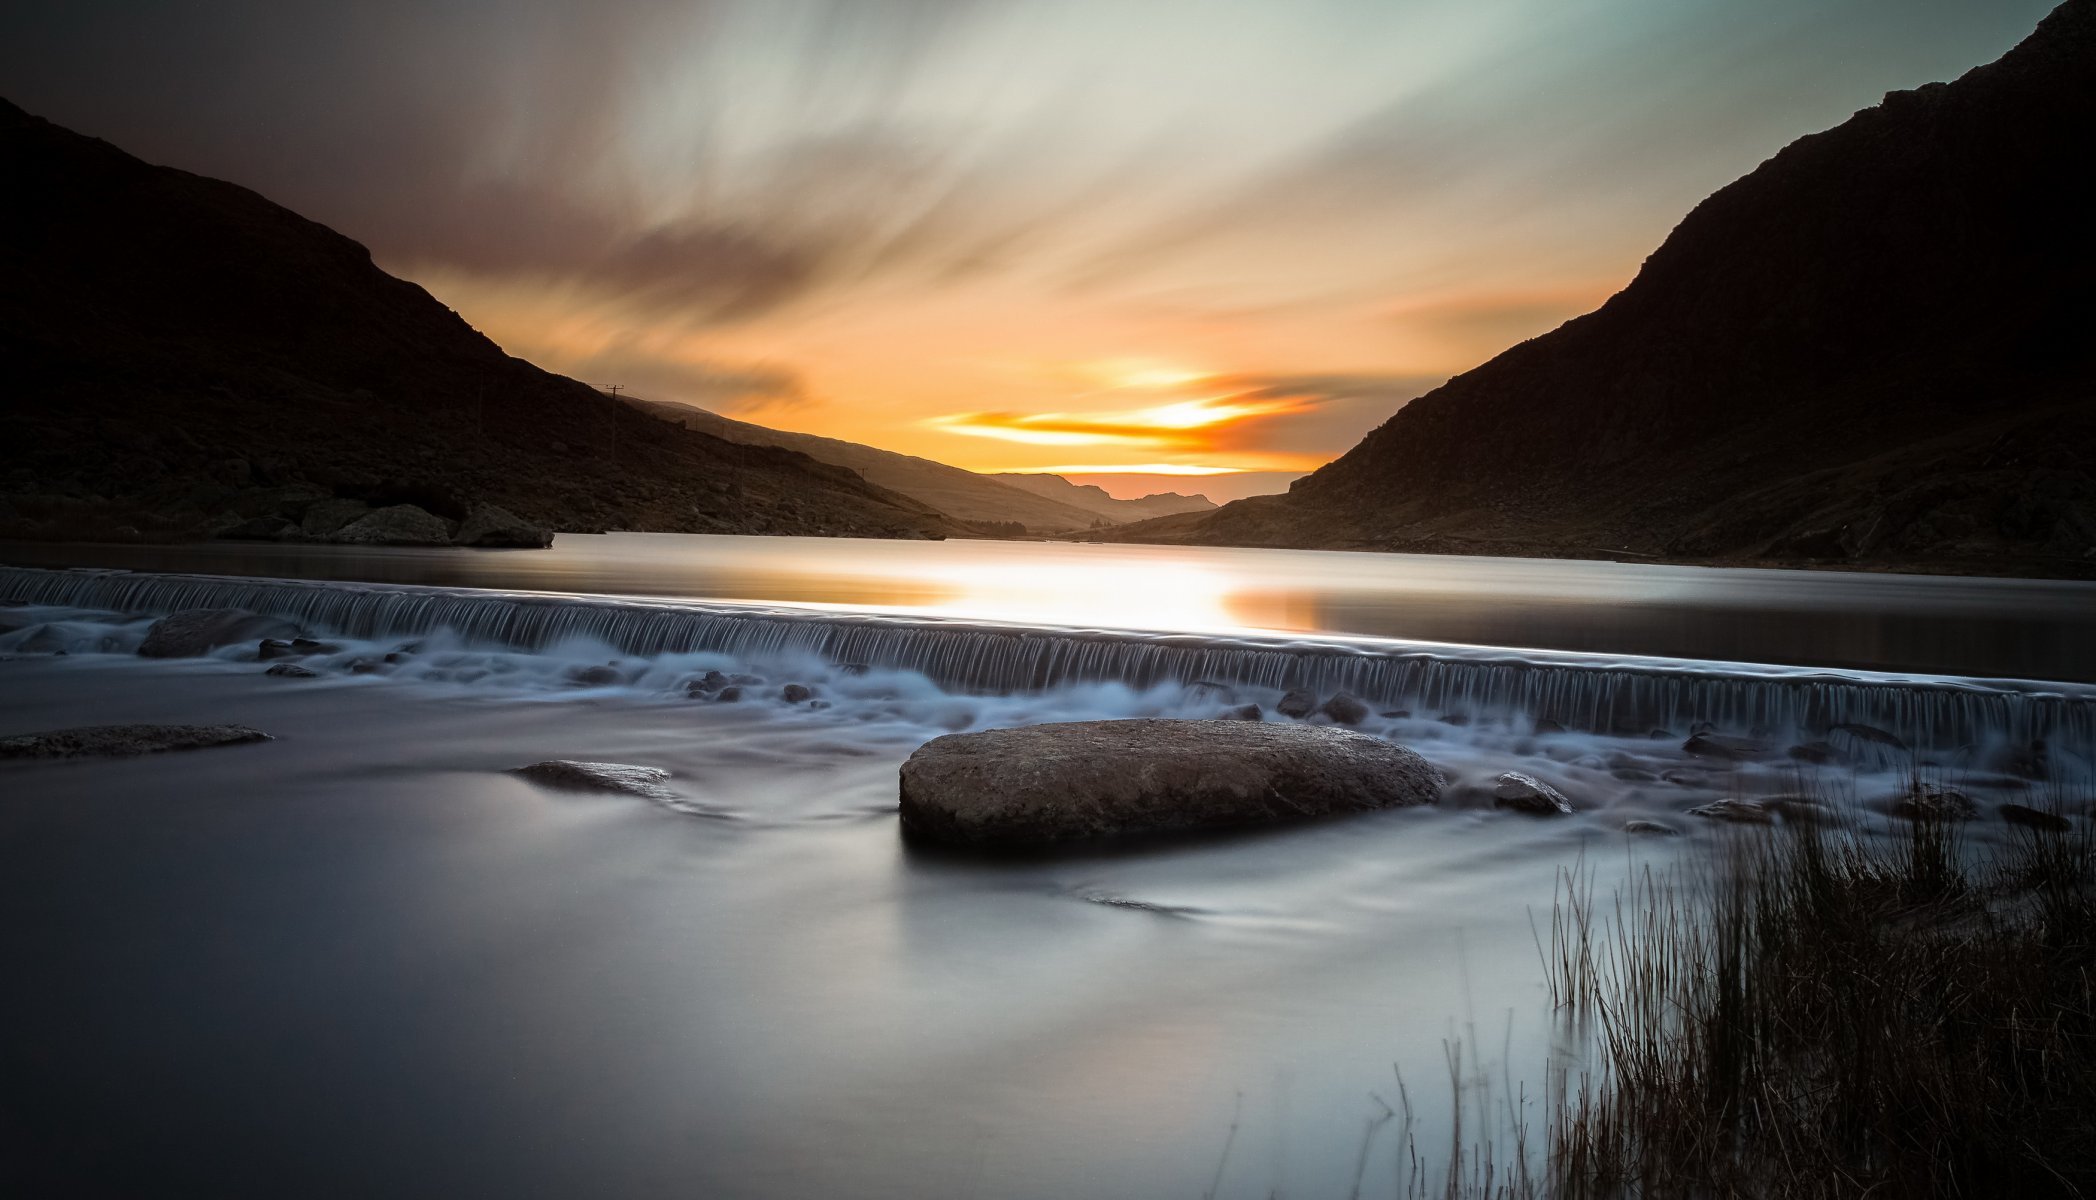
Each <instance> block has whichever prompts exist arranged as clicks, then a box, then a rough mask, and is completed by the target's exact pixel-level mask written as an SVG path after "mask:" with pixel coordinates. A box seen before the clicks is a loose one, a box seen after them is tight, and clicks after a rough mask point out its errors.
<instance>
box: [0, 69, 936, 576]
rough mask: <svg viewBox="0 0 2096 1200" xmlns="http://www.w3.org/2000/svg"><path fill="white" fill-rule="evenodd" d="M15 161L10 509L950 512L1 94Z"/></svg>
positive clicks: (1, 120)
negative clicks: (575, 356)
mask: <svg viewBox="0 0 2096 1200" xmlns="http://www.w3.org/2000/svg"><path fill="white" fill-rule="evenodd" d="M0 172H4V175H5V177H6V181H7V182H6V185H5V187H4V189H0V378H4V380H5V385H6V387H7V394H8V420H7V437H6V438H5V445H4V447H0V489H4V490H0V534H12V535H17V536H21V535H28V536H50V537H57V536H103V537H107V536H120V537H121V536H147V537H179V536H193V535H196V534H199V533H203V532H209V531H211V530H214V529H219V528H224V527H226V526H227V525H230V524H232V523H234V522H236V521H238V520H239V519H241V518H245V517H254V516H260V515H264V514H270V513H278V514H284V515H289V516H292V517H294V518H295V517H296V514H297V512H298V510H299V509H300V507H301V506H303V505H304V504H306V503H309V502H310V501H311V500H312V499H314V498H315V497H317V496H326V495H331V494H332V495H343V496H354V497H357V498H360V499H372V500H377V501H386V502H393V501H412V502H416V503H420V504H422V505H423V506H424V507H426V508H430V509H432V510H434V511H438V512H440V513H443V514H445V515H451V516H458V515H462V513H463V509H464V508H465V506H466V505H468V504H471V503H476V502H482V501H486V502H492V503H495V504H499V505H502V506H504V507H506V508H509V509H511V510H513V511H514V512H516V513H518V514H520V515H522V516H524V517H527V518H531V519H534V520H537V521H539V522H542V523H545V524H548V525H551V526H553V527H554V528H556V529H592V528H605V527H616V528H628V529H661V530H683V531H720V532H761V533H859V534H868V535H894V534H920V533H933V534H937V533H943V532H946V531H948V530H949V529H952V528H953V526H952V524H951V522H949V521H948V520H947V519H946V518H945V517H943V516H942V515H940V514H937V513H935V512H933V511H932V510H930V509H928V508H926V507H925V506H924V505H922V504H919V503H917V502H916V501H913V500H910V499H907V498H905V497H902V496H898V495H895V494H893V493H890V492H887V491H884V490H882V489H880V488H878V487H875V486H873V485H870V484H868V483H866V482H865V481H864V480H862V479H860V478H859V477H858V476H857V475H854V474H852V473H851V472H849V471H843V470H839V469H837V468H834V467H830V466H825V465H823V464H820V463H816V462H814V461H812V460H810V459H807V458H805V457H803V456H801V455H798V454H794V453H792V452H790V451H785V450H771V449H761V448H759V449H753V448H746V447H738V446H731V445H728V444H726V443H724V442H722V441H720V440H718V439H716V438H711V437H707V436H705V435H703V434H699V433H694V432H686V431H681V430H676V431H672V430H665V429H664V428H663V427H662V425H661V423H660V422H657V421H653V420H650V419H649V418H647V417H646V416H644V415H642V414H640V413H636V412H634V411H632V410H631V409H630V408H628V407H627V406H626V405H624V404H619V403H616V402H614V401H612V400H610V399H609V398H607V397H605V396H602V395H600V394H598V393H597V392H596V391H594V390H593V389H591V388H589V387H587V386H586V385H584V384H581V383H577V382H576V381H574V380H572V379H566V378H563V377H561V376H558V375H552V374H549V373H547V372H545V371H541V370H539V369H538V368H536V367H534V366H532V365H531V364H530V363H527V362H524V361H523V360H521V359H517V358H512V357H510V356H508V355H506V354H504V353H503V352H502V350H501V349H500V348H499V347H497V346H496V345H495V344H494V343H493V342H491V341H489V340H488V339H487V338H485V337H483V336H481V335H480V334H479V333H477V332H475V331H474V330H473V329H472V328H471V327H469V326H468V325H467V324H466V323H465V322H464V321H463V320H461V319H460V318H459V317H458V316H457V314H455V313H453V312H452V311H451V310H449V309H447V308H445V307H444V306H443V305H442V304H439V303H438V302H437V301H435V300H434V299H432V298H431V297H430V296H429V294H428V293H427V292H424V291H423V290H422V289H421V288H419V287H417V286H415V285H414V284H411V283H408V282H405V281H403V280H400V279H395V278H393V277H392V276H390V275H387V274H386V273H384V272H383V271H380V270H379V269H378V268H377V267H376V266H374V265H373V264H372V262H371V257H370V255H369V253H368V252H367V251H366V250H365V249H364V247H362V246H360V245H358V244H357V243H356V242H353V241H351V240H350V239H348V238H345V237H342V236H341V235H339V234H337V233H335V232H333V231H332V230H329V229H327V228H325V227H323V226H321V225H317V224H315V223H313V222H311V221H308V220H305V219H304V218H302V217H300V216H298V215H297V214H295V213H292V212H290V211H289V210H287V209H284V208H282V207H279V206H278V205H275V204H272V203H270V202H269V201H268V200H265V199H263V198H262V197H260V196H258V195H256V194H254V193H253V192H250V191H247V190H246V189H244V188H240V187H236V186H234V185H232V184H229V183H222V182H219V181H217V180H213V179H205V178H202V177H200V176H196V175H191V174H188V173H186V172H183V171H177V170H172V169H169V168H165V167H155V166H149V165H147V164H145V163H143V162H140V161H139V160H137V159H135V158H132V157H131V156H130V155H127V154H125V153H123V152H122V151H120V150H118V149H116V148H115V147H113V146H110V145H108V144H107V143H104V142H101V141H97V140H95V139H92V138H87V137H82V136H80V135H78V134H75V133H71V132H68V131H66V130H64V129H61V128H59V127H58V126H55V125H52V124H50V123H48V122H46V121H43V120H40V119H38V118H36V117H33V116H30V115H28V114H26V113H24V112H22V111H21V110H20V109H17V108H15V107H13V106H11V105H7V104H5V103H4V102H0Z"/></svg>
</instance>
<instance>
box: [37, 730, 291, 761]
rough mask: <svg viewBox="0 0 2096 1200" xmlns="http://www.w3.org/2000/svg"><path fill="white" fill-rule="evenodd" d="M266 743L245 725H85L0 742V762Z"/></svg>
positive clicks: (257, 733)
mask: <svg viewBox="0 0 2096 1200" xmlns="http://www.w3.org/2000/svg"><path fill="white" fill-rule="evenodd" d="M268 740H270V738H269V735H268V734H266V733H264V732H262V731H261V730H259V729H249V728H248V727H247V726H245V725H89V726H84V727H82V728H79V729H52V730H48V731H46V732H43V733H24V734H18V735H16V736H14V737H6V738H0V758H123V757H129V756H131V755H134V754H159V753H162V752H164V751H168V750H202V749H204V748H206V747H210V746H237V745H240V744H242V743H245V742H266V741H268Z"/></svg>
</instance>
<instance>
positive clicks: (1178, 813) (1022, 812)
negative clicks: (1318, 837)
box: [901, 719, 1443, 845]
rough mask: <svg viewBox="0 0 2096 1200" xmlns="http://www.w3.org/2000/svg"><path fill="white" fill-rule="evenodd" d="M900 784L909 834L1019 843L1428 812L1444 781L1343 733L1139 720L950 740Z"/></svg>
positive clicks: (927, 748) (1391, 748) (1404, 756)
mask: <svg viewBox="0 0 2096 1200" xmlns="http://www.w3.org/2000/svg"><path fill="white" fill-rule="evenodd" d="M901 783H902V805H901V810H902V823H903V829H904V830H905V832H907V833H909V834H910V835H912V836H916V837H923V838H927V839H931V840H935V841H942V842H958V843H967V844H977V845H1030V844H1038V843H1047V842H1062V841H1074V840H1079V839H1086V838H1101V837H1112V836H1117V835H1125V834H1137V833H1159V832H1166V831H1176V830H1195V829H1221V828H1230V827H1234V826H1243V825H1257V824H1266V823H1270V822H1276V821H1287V820H1302V819H1305V818H1312V817H1323V816H1331V815H1334V814H1338V813H1348V812H1362V811H1367V810H1370V809H1378V808H1395V807H1403V806H1409V805H1416V804H1432V803H1434V802H1435V801H1436V800H1437V799H1438V798H1439V796H1440V791H1441V787H1442V783H1443V780H1442V777H1441V773H1440V772H1439V771H1437V770H1435V769H1434V767H1433V766H1432V765H1431V764H1429V763H1428V762H1427V761H1426V760H1425V759H1424V758H1421V757H1420V756H1419V755H1418V754H1416V753H1414V752H1413V751H1411V750H1407V749H1405V748H1404V747H1402V746H1395V745H1392V744H1390V743H1389V742H1385V741H1382V740H1380V739H1378V738H1373V737H1369V736H1368V735H1367V734H1362V733H1355V732H1353V731H1351V730H1345V729H1338V728H1334V727H1331V726H1322V725H1274V724H1265V723H1259V724H1254V723H1251V722H1246V721H1174V720H1149V719H1145V720H1128V721H1076V722H1069V723H1065V724H1054V725H1032V726H1026V727H1022V728H1017V729H988V730H983V731H981V732H977V733H956V734H948V735H947V736H945V737H940V738H934V739H932V740H931V741H930V742H927V743H925V744H924V745H923V746H922V747H920V748H919V749H918V750H917V752H916V753H915V754H912V755H911V756H910V759H909V761H908V762H906V763H904V764H903V767H902V780H901Z"/></svg>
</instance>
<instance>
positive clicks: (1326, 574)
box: [0, 533, 2096, 680]
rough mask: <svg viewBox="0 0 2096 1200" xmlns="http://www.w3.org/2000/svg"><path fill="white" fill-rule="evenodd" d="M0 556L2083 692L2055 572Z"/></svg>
mask: <svg viewBox="0 0 2096 1200" xmlns="http://www.w3.org/2000/svg"><path fill="white" fill-rule="evenodd" d="M0 559H4V561H7V562H10V563H16V564H20V565H67V566H105V567H128V568H133V569H141V570H172V571H197V572H207V573H223V574H237V575H266V576H284V577H293V578H312V579H340V580H362V581H368V582H377V583H409V584H416V583H419V584H430V585H441V586H459V587H484V588H503V589H514V590H534V591H556V592H589V593H605V594H614V595H640V596H669V597H680V598H688V599H711V600H734V601H749V602H760V603H767V604H784V605H798V606H807V607H816V608H831V609H853V610H876V611H889V612H905V613H918V614H929V615H937V616H947V617H956V618H966V619H971V620H987V621H1012V622H1030V623H1042V624H1052V625H1071V626H1096V627H1106V628H1125V629H1153V630H1155V629H1162V630H1181V631H1187V632H1201V633H1230V632H1284V633H1287V632H1319V633H1341V634H1359V635H1366V636H1380V637H1399V638H1409V639H1415V640H1422V641H1443V642H1463V643H1472V644H1482V645H1504V646H1521V647H1533V648H1540V649H1553V650H1589V651H1601V652H1615V653H1630V654H1657V655H1669V656H1678V657H1687V658H1714V659H1730V660H1739V661H1749V662H1773V663H1791V664H1801V665H1813V666H1839V667H1857V668H1866V669H1877V670H1893V671H1929V672H1941V673H1948V674H1965V675H1990V676H2010V677H2023V678H2038V679H2071V680H2096V584H2088V583H2072V582H2059V581H2049V580H2005V579H1969V578H1956V577H1945V576H1915V575H1876V574H1856V573H1845V572H1832V571H1758V570H1714V569H1707V568H1697V567H1673V566H1661V565H1654V564H1647V563H1612V562H1577V561H1562V560H1542V559H1506V558H1468V557H1454V556H1436V555H1400V554H1359V553H1335V552H1325V551H1305V550H1245V549H1225V548H1207V547H1164V546H1092V545H1068V544H1061V543H1036V542H986V541H948V542H894V541H863V540H852V539H828V538H759V537H722V536H684V535H677V534H636V533H622V534H604V535H568V534H564V535H562V536H561V537H560V538H559V539H557V541H556V542H555V544H554V546H553V548H552V549H550V550H545V551H466V550H453V549H434V548H420V547H347V546H299V545H275V544H261V543H248V544H243V543H214V544H208V545H200V546H49V545H17V546H7V547H4V548H0Z"/></svg>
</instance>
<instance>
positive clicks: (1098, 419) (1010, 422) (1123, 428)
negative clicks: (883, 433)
mask: <svg viewBox="0 0 2096 1200" xmlns="http://www.w3.org/2000/svg"><path fill="white" fill-rule="evenodd" d="M1302 404H1303V402H1302V401H1301V400H1300V399H1298V398H1296V397H1291V396H1262V397H1253V396H1249V395H1236V396H1208V397H1203V398H1200V399H1196V400H1181V401H1178V402H1176V403H1172V404H1158V405H1152V406H1150V407H1148V408H1133V409H1124V410H1121V411H1119V412H1095V413H1071V412H1045V413H1010V412H967V413H947V414H945V415H943V416H937V417H929V418H926V420H925V421H924V424H926V425H929V426H931V427H933V428H936V429H942V430H945V431H946V432H949V433H962V434H967V435H968V436H970V437H985V438H996V439H999V440H1001V441H1007V442H1026V443H1031V444H1033V445H1037V446H1082V445H1093V444H1100V445H1105V444H1115V445H1138V446H1160V447H1168V448H1173V449H1189V450H1190V449H1200V448H1205V447H1207V446H1209V445H1211V444H1212V442H1211V439H1210V438H1208V437H1204V436H1199V435H1200V434H1201V432H1202V431H1206V430H1215V429H1220V428H1223V427H1227V426H1229V425H1233V424H1236V423H1238V422H1241V421H1248V420H1253V419H1256V418H1259V417H1271V416H1277V415H1280V414H1282V413H1289V412H1294V411H1296V410H1297V409H1298V408H1301V407H1302Z"/></svg>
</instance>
